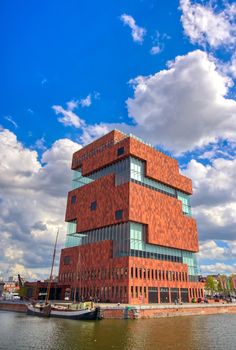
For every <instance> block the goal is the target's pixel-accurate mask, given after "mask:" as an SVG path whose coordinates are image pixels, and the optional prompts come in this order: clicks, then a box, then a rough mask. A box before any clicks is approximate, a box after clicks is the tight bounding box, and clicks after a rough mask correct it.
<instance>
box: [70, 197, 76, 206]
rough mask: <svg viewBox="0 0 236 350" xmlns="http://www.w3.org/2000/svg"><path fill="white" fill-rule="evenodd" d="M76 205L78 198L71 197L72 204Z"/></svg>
mask: <svg viewBox="0 0 236 350" xmlns="http://www.w3.org/2000/svg"><path fill="white" fill-rule="evenodd" d="M75 203H76V196H72V197H71V204H75Z"/></svg>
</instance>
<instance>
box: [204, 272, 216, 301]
mask: <svg viewBox="0 0 236 350" xmlns="http://www.w3.org/2000/svg"><path fill="white" fill-rule="evenodd" d="M205 288H206V290H209V291H210V292H211V296H213V294H214V292H215V291H216V290H217V288H216V283H215V280H214V278H213V277H212V276H207V279H206V283H205Z"/></svg>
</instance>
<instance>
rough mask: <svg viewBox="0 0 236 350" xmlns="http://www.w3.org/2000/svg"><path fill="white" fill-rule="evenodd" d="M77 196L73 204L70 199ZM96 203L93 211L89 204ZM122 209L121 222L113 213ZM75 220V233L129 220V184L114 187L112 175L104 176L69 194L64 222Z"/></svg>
mask: <svg viewBox="0 0 236 350" xmlns="http://www.w3.org/2000/svg"><path fill="white" fill-rule="evenodd" d="M73 195H76V196H77V200H76V203H75V204H71V197H72V196H73ZM93 201H96V202H97V208H96V210H95V211H91V210H90V205H91V202H93ZM119 209H123V220H116V219H115V211H116V210H119ZM76 218H77V232H82V231H86V230H90V229H94V228H97V227H103V226H107V225H113V224H115V223H119V222H120V221H128V219H129V184H128V183H126V184H123V185H120V186H117V187H116V186H115V178H114V175H107V176H104V177H102V178H100V179H98V180H96V181H94V182H92V183H90V184H88V185H85V186H83V187H81V188H78V189H75V190H73V191H71V192H69V195H68V202H67V210H66V221H71V220H73V219H76Z"/></svg>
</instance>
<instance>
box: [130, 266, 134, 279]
mask: <svg viewBox="0 0 236 350" xmlns="http://www.w3.org/2000/svg"><path fill="white" fill-rule="evenodd" d="M133 277H134V268H133V267H131V278H133Z"/></svg>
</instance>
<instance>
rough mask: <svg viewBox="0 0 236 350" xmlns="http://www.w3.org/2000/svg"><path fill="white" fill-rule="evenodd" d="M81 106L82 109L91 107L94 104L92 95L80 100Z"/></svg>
mask: <svg viewBox="0 0 236 350" xmlns="http://www.w3.org/2000/svg"><path fill="white" fill-rule="evenodd" d="M80 104H81V106H82V107H90V106H91V104H92V101H91V95H88V96H87V97H86V98H84V99H82V100H80Z"/></svg>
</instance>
